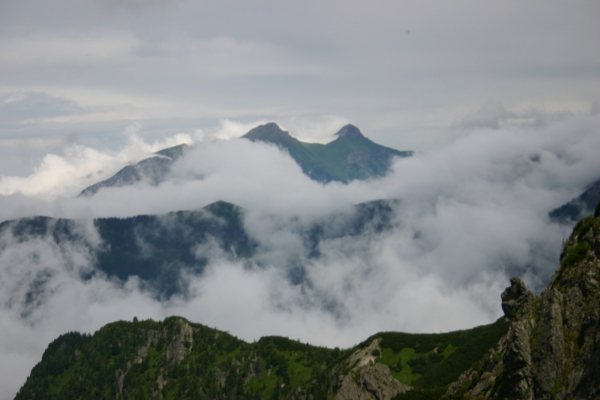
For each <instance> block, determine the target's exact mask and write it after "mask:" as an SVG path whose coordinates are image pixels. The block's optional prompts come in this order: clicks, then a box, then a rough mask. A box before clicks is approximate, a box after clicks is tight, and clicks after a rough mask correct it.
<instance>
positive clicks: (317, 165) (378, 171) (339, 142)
mask: <svg viewBox="0 0 600 400" xmlns="http://www.w3.org/2000/svg"><path fill="white" fill-rule="evenodd" d="M335 136H337V137H336V139H335V140H333V141H332V142H330V143H327V144H320V143H305V142H301V141H299V140H298V139H296V138H294V137H292V136H290V134H289V133H288V132H285V131H283V130H281V128H279V126H278V125H277V124H275V123H273V122H271V123H268V124H265V125H260V126H258V127H256V128H254V129H252V130H251V131H249V132H248V133H247V134H245V135H244V136H242V137H243V138H245V139H249V140H252V141H262V142H267V143H274V144H276V145H277V146H279V147H281V148H282V149H284V150H286V151H288V152H289V154H290V156H291V157H292V158H293V159H294V160H296V162H297V163H298V165H300V167H301V168H302V171H303V172H304V173H305V174H306V175H308V176H309V177H310V178H311V179H314V180H316V181H319V182H323V183H327V182H331V181H340V182H344V183H348V182H350V181H352V180H357V179H358V180H365V179H369V178H379V177H382V176H384V175H385V174H386V173H387V172H388V170H389V167H390V165H391V163H392V159H393V158H394V157H409V156H411V155H412V154H413V152H412V151H398V150H394V149H391V148H389V147H385V146H381V145H378V144H377V143H374V142H372V141H371V140H369V139H367V138H366V137H364V136H363V134H362V133H361V132H360V130H359V129H358V128H357V127H355V126H353V125H346V126H344V127H343V128H342V129H340V130H339V131H338V132H337V133H336V134H335Z"/></svg>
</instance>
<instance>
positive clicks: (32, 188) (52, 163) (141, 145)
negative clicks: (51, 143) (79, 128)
mask: <svg viewBox="0 0 600 400" xmlns="http://www.w3.org/2000/svg"><path fill="white" fill-rule="evenodd" d="M139 129H140V125H139V124H137V123H136V124H132V125H130V126H129V127H128V128H127V129H126V130H125V132H124V133H123V134H124V135H125V136H126V138H127V141H128V143H127V145H126V146H124V147H123V148H121V149H120V150H119V151H116V152H112V151H101V150H96V149H92V148H89V147H85V146H83V145H79V144H74V145H71V146H69V147H67V148H66V149H65V150H64V155H58V154H47V155H46V156H45V157H44V158H43V160H42V162H41V164H40V165H39V166H38V167H37V168H36V169H35V171H34V173H32V174H31V175H29V176H26V177H19V176H0V194H2V195H12V194H17V193H19V194H24V195H26V196H37V195H42V196H50V197H53V198H56V197H57V196H75V195H77V194H78V193H79V192H80V191H81V190H82V188H85V187H86V186H88V185H91V184H93V183H96V182H98V181H99V180H104V179H107V178H109V177H110V176H112V175H113V174H114V173H115V172H117V171H118V170H119V169H121V168H122V167H124V166H125V165H127V164H128V163H132V162H137V161H139V160H141V159H143V158H146V157H148V156H150V155H151V154H152V153H154V152H156V151H158V150H161V149H164V148H166V147H172V146H175V145H178V144H181V143H188V144H190V143H192V141H193V140H192V138H191V137H190V136H189V135H187V134H184V133H180V134H176V135H174V136H173V137H170V138H166V139H164V140H157V141H155V142H154V143H146V142H145V141H144V140H143V139H142V138H141V137H139V136H138V134H137V133H138V131H139Z"/></svg>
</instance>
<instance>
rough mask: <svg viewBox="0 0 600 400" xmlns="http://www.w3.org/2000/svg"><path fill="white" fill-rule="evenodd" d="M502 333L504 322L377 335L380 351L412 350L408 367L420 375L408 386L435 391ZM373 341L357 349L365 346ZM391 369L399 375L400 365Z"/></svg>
mask: <svg viewBox="0 0 600 400" xmlns="http://www.w3.org/2000/svg"><path fill="white" fill-rule="evenodd" d="M504 330H505V322H504V318H500V319H498V321H496V322H495V323H493V324H491V325H484V326H479V327H476V328H473V329H469V330H462V331H455V332H448V333H440V334H433V333H432V334H410V333H399V332H384V333H379V334H377V335H375V336H373V337H372V338H374V337H380V338H381V339H382V340H381V343H380V346H381V348H382V349H384V350H385V349H386V348H387V349H390V350H392V352H393V353H400V352H401V351H402V349H414V350H415V352H416V354H415V356H414V357H413V358H412V359H411V360H409V362H408V365H409V366H410V367H411V368H412V373H413V374H421V377H419V378H418V379H416V380H415V381H414V382H407V383H410V384H411V385H416V386H418V387H421V388H435V387H441V386H445V385H448V384H450V383H451V382H453V381H455V380H456V379H457V378H458V376H459V375H460V374H461V373H462V372H463V371H465V370H467V369H468V368H470V367H471V364H472V363H473V362H475V361H478V360H480V359H481V358H482V357H483V356H484V354H485V353H486V352H487V351H488V350H489V349H490V348H492V347H493V346H494V345H495V344H496V343H497V342H498V340H500V338H501V337H502V335H503V334H504ZM372 338H370V339H369V340H367V341H365V342H363V343H362V344H361V345H359V346H366V345H368V344H369V343H370V342H371V340H372ZM450 345H451V346H452V347H453V348H456V350H455V351H453V352H451V353H450V354H449V355H448V356H447V357H445V356H443V352H444V349H446V348H448V346H450ZM390 369H392V370H393V371H396V372H401V371H402V367H401V365H400V363H397V364H392V365H390Z"/></svg>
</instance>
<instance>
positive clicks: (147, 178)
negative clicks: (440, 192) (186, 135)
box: [79, 122, 413, 197]
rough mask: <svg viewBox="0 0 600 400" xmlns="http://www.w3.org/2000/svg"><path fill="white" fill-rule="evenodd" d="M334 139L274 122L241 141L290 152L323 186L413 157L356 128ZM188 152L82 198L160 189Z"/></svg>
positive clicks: (126, 171) (176, 152)
mask: <svg viewBox="0 0 600 400" xmlns="http://www.w3.org/2000/svg"><path fill="white" fill-rule="evenodd" d="M335 136H336V139H335V140H333V141H332V142H330V143H327V144H325V145H324V144H320V143H305V142H301V141H299V140H298V139H296V138H294V137H292V136H290V134H289V133H288V132H285V131H283V130H281V128H279V126H278V125H277V124H276V123H273V122H271V123H268V124H265V125H260V126H258V127H256V128H254V129H252V130H250V131H249V132H248V133H247V134H245V135H244V136H242V138H244V139H248V140H251V141H253V142H256V141H259V142H265V143H272V144H275V145H277V146H278V147H279V148H281V149H283V150H285V151H287V152H288V153H289V155H290V156H291V157H292V158H293V159H294V160H295V161H296V163H298V165H300V167H301V168H302V171H303V172H304V173H305V174H306V175H308V176H309V177H310V178H311V179H313V180H315V181H317V182H321V183H328V182H331V181H337V182H343V183H348V182H350V181H353V180H365V179H372V178H380V177H382V176H384V175H385V174H386V173H387V172H388V170H389V168H390V166H391V164H392V159H393V158H394V157H409V156H411V155H412V154H413V152H412V151H398V150H394V149H392V148H389V147H385V146H381V145H378V144H377V143H374V142H372V141H371V140H369V139H367V138H366V137H364V136H363V134H362V133H361V132H360V130H359V129H358V128H357V127H355V126H354V125H346V126H344V127H343V128H342V129H340V130H339V131H338V132H337V133H336V134H335ZM187 150H189V146H188V145H185V144H182V145H179V146H175V147H171V148H168V149H164V150H161V151H159V152H157V153H155V154H156V155H155V156H153V157H150V158H147V159H144V160H142V161H140V162H139V163H137V164H135V165H129V166H127V167H125V168H123V169H121V170H120V171H119V172H117V173H116V174H115V175H114V176H112V177H111V178H109V179H107V180H104V181H102V182H98V183H96V184H94V185H92V186H89V187H87V188H86V189H84V190H83V191H82V192H81V193H80V194H79V196H83V197H89V196H93V195H94V194H96V193H97V192H98V190H100V189H102V188H104V187H120V186H126V185H133V184H136V183H139V182H145V183H147V184H149V185H153V186H157V185H158V184H160V183H161V182H163V181H164V180H166V179H168V174H169V172H170V169H171V166H172V164H173V163H174V162H175V160H177V159H178V158H179V157H181V156H183V155H184V154H185V152H186V151H187Z"/></svg>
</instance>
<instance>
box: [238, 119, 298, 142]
mask: <svg viewBox="0 0 600 400" xmlns="http://www.w3.org/2000/svg"><path fill="white" fill-rule="evenodd" d="M242 137H243V138H244V139H250V140H262V141H265V142H273V141H278V140H281V139H288V138H291V136H290V134H289V133H288V132H287V131H284V130H283V129H281V128H280V127H279V125H277V124H276V123H275V122H269V123H267V124H264V125H259V126H257V127H256V128H253V129H251V130H250V131H249V132H248V133H246V134H245V135H244V136H242Z"/></svg>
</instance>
